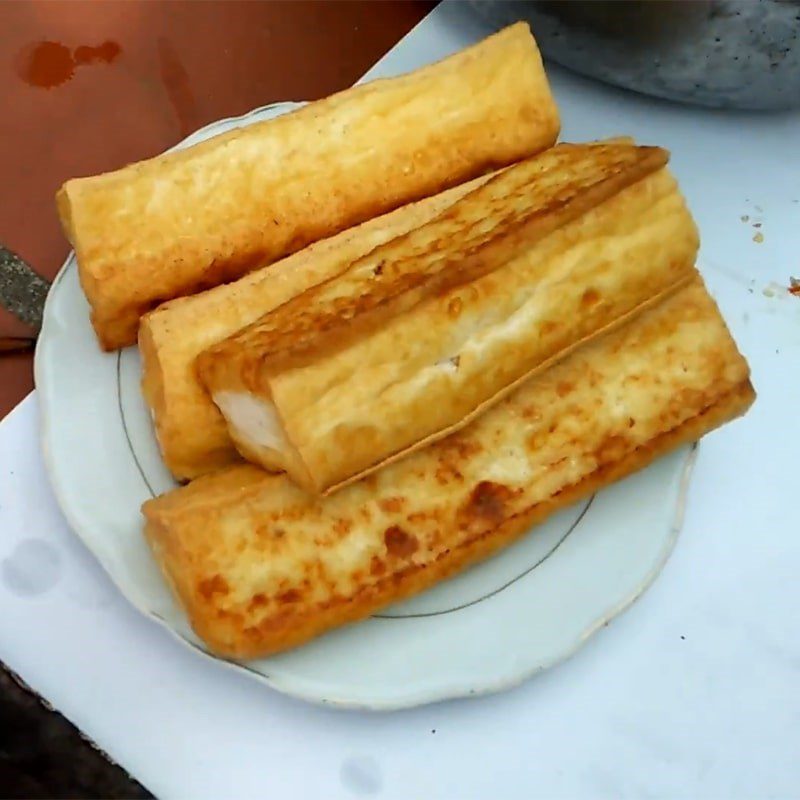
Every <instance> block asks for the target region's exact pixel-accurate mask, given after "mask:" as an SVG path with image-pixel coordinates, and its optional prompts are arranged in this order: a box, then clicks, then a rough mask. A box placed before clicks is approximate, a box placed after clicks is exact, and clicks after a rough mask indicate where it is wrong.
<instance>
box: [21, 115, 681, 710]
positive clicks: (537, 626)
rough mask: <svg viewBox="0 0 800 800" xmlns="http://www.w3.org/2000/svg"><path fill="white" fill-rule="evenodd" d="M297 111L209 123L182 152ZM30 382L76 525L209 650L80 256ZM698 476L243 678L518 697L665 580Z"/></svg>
mask: <svg viewBox="0 0 800 800" xmlns="http://www.w3.org/2000/svg"><path fill="white" fill-rule="evenodd" d="M295 106H296V104H290V103H285V104H279V105H274V106H269V107H266V108H261V109H257V110H256V111H253V112H251V113H250V114H247V115H246V116H244V117H240V118H236V119H228V120H222V121H220V122H217V123H213V124H212V125H209V126H207V127H206V128H203V129H202V130H201V131H198V132H197V133H195V134H193V135H192V136H190V137H189V138H188V139H187V140H185V141H184V142H183V143H182V144H181V145H180V146H185V145H187V144H193V143H195V142H197V141H200V140H201V139H204V138H207V137H209V136H211V135H214V134H217V133H221V132H223V131H225V130H228V129H230V128H233V127H236V126H239V125H245V124H248V123H251V122H255V121H257V120H261V119H265V118H268V117H271V116H276V115H278V114H280V113H284V112H285V111H287V110H289V109H291V108H294V107H295ZM35 369H36V385H37V387H38V390H39V404H40V408H41V413H42V424H43V439H44V453H45V461H46V464H47V467H48V470H49V472H50V476H51V480H52V483H53V487H54V489H55V493H56V496H57V497H58V500H59V503H60V505H61V508H62V510H63V511H64V514H65V515H66V517H67V519H68V520H69V523H70V525H71V526H72V528H73V529H74V530H75V532H76V533H77V534H78V536H80V538H81V539H82V540H83V542H84V543H85V544H86V546H87V547H88V548H89V549H90V550H91V551H92V552H93V553H94V555H95V556H96V557H97V559H98V561H99V562H100V564H101V565H102V566H103V567H104V568H105V570H106V571H107V572H108V574H109V575H110V576H111V578H112V580H113V581H114V582H115V583H116V585H117V586H118V587H119V589H120V591H121V592H122V593H123V594H124V595H125V596H126V597H127V598H128V599H129V600H130V601H131V602H132V603H133V604H134V605H135V606H136V607H137V608H138V609H140V610H141V611H142V612H143V613H145V614H147V615H148V616H150V617H151V618H153V619H156V620H158V621H159V622H160V623H162V624H163V625H165V626H166V627H167V628H168V629H169V630H171V631H172V632H173V633H175V634H176V635H177V636H178V637H179V638H180V639H181V640H182V641H184V642H186V643H188V644H190V645H192V646H193V647H195V648H197V649H198V650H199V651H202V652H205V650H204V647H203V644H202V643H201V642H200V640H199V639H198V638H197V637H196V636H195V635H194V633H193V632H192V631H191V629H190V628H189V626H188V624H187V622H186V619H185V617H184V615H183V614H182V612H181V611H180V609H179V608H178V607H177V606H176V604H175V603H174V601H173V599H172V597H171V596H170V594H169V592H168V591H167V588H166V586H165V584H164V582H163V581H162V579H161V575H160V573H159V571H158V568H157V567H156V565H155V563H154V561H153V560H152V558H151V556H150V552H149V550H148V548H147V546H146V544H145V541H144V538H143V537H142V533H141V519H140V516H139V507H140V505H141V504H142V502H143V501H144V500H146V499H148V498H149V497H152V496H154V495H156V494H160V493H162V492H164V491H166V490H168V489H171V488H172V487H173V486H174V485H175V484H174V482H173V481H172V479H171V477H170V476H169V474H168V472H167V470H166V469H165V467H164V465H163V464H162V462H161V459H160V457H159V454H158V448H157V446H156V442H155V438H154V435H153V430H152V426H151V423H150V417H149V414H148V412H147V409H146V407H145V405H144V401H143V400H142V396H141V393H140V391H139V378H140V363H139V354H138V351H137V350H136V348H128V349H126V350H123V351H121V352H118V353H112V354H106V353H102V352H101V351H100V350H99V349H98V347H97V344H96V342H95V338H94V334H93V332H92V329H91V326H90V324H89V309H88V305H87V303H86V300H85V298H84V296H83V294H82V292H81V290H80V286H79V283H78V272H77V267H76V264H75V259H74V257H73V256H70V257H69V258H68V259H67V261H66V263H65V264H64V266H63V268H62V269H61V272H60V273H59V275H58V277H57V278H56V280H55V282H54V284H53V288H52V290H51V291H50V294H49V296H48V299H47V305H46V307H45V314H44V325H43V328H42V331H41V336H40V338H39V345H38V348H37V351H36V365H35ZM691 462H692V450H691V448H682V449H681V450H679V451H677V452H675V453H673V454H671V455H670V456H668V457H666V458H663V459H661V460H660V461H658V462H657V463H656V464H654V465H652V466H651V467H650V468H648V469H646V470H644V471H643V472H640V473H638V474H637V475H634V476H633V477H631V478H629V479H627V480H626V481H624V482H622V483H620V484H617V485H616V486H613V487H611V488H610V489H607V490H605V491H603V492H601V493H599V494H597V495H595V496H594V497H593V498H591V499H590V500H587V501H584V502H583V503H581V504H579V505H576V506H574V507H572V508H569V509H566V510H564V511H562V512H561V513H559V514H557V515H556V516H554V517H553V518H551V519H550V520H549V521H548V522H547V523H546V524H544V525H540V526H538V527H536V528H535V529H534V530H532V531H531V533H530V534H529V535H528V536H527V537H525V538H524V539H523V540H522V541H520V542H519V543H518V544H516V545H514V546H512V547H510V548H509V549H507V550H505V551H504V552H502V553H501V554H499V555H498V556H496V557H494V558H492V559H491V560H489V561H488V562H485V563H484V564H481V565H479V566H477V567H474V568H472V569H471V570H469V571H467V572H466V573H464V574H462V575H460V576H458V577H456V578H454V579H452V580H450V581H447V582H446V583H443V584H441V585H440V586H438V587H436V588H435V589H433V590H431V591H428V592H426V593H424V594H423V595H420V596H419V597H416V598H414V599H412V600H411V601H409V602H406V603H403V604H401V605H398V606H394V607H392V608H390V609H388V610H387V611H386V612H385V613H383V614H381V615H379V616H376V617H374V618H372V619H370V620H368V621H366V622H363V623H361V624H359V625H354V626H351V627H349V628H346V629H343V630H340V631H336V632H334V633H331V634H328V635H327V636H324V637H322V638H321V639H318V640H317V641H315V642H312V643H311V644H309V645H306V646H305V647H302V648H299V649H298V650H295V651H293V652H289V653H286V654H283V655H280V656H276V657H273V658H269V659H262V660H259V661H251V662H248V663H246V664H233V666H234V667H235V668H237V669H241V670H243V671H245V672H246V673H247V674H249V675H252V676H254V677H256V678H258V679H260V680H262V681H264V682H265V683H267V684H268V685H269V686H272V687H273V688H275V689H277V690H279V691H281V692H285V693H287V694H290V695H294V696H296V697H301V698H304V699H306V700H311V701H314V702H320V703H330V704H333V705H338V706H346V707H357V708H371V709H390V708H401V707H406V706H413V705H418V704H422V703H427V702H432V701H435V700H443V699H446V698H452V697H461V696H465V695H473V694H481V693H485V692H491V691H497V690H499V689H503V688H506V687H509V686H512V685H514V684H516V683H519V682H520V681H522V680H523V679H525V678H527V677H528V676H530V675H532V674H534V673H535V672H537V671H539V670H542V669H545V668H546V667H549V666H551V665H553V664H555V663H557V662H558V661H560V660H562V659H564V658H566V657H567V656H568V655H570V654H571V653H573V652H574V651H575V650H576V649H577V648H578V647H579V646H580V645H581V644H582V643H583V642H584V641H585V640H586V639H587V638H588V636H589V635H590V634H591V633H593V632H594V631H596V630H597V629H598V628H600V627H601V626H602V625H603V624H604V623H605V622H607V621H608V620H609V619H611V618H612V617H614V616H615V615H616V614H618V613H619V612H620V611H622V610H623V609H624V608H625V607H626V606H628V605H629V604H630V603H631V602H632V601H633V600H634V599H635V598H636V597H637V596H638V595H639V594H640V593H641V592H642V591H643V590H644V589H645V588H646V587H647V586H648V585H649V584H650V582H651V581H652V580H653V579H654V578H655V576H656V575H657V574H658V572H659V570H660V569H661V567H662V566H663V564H664V562H665V561H666V559H667V556H668V555H669V552H670V550H671V548H672V545H673V543H674V540H675V537H676V535H677V531H678V528H679V522H680V517H681V509H682V503H683V496H684V492H685V488H686V482H687V479H688V473H689V468H690V465H691ZM222 663H228V664H230V663H231V662H222Z"/></svg>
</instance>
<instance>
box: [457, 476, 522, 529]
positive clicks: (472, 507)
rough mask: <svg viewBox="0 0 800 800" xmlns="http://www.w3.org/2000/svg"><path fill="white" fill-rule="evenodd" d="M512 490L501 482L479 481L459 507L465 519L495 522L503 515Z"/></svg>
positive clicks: (502, 517) (512, 494)
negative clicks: (464, 502)
mask: <svg viewBox="0 0 800 800" xmlns="http://www.w3.org/2000/svg"><path fill="white" fill-rule="evenodd" d="M513 496H514V491H513V490H512V489H511V488H509V487H508V486H506V485H504V484H502V483H495V482H494V481H481V482H480V483H479V484H478V485H477V486H476V487H475V488H474V489H473V490H472V493H471V494H470V496H469V499H468V500H467V502H466V504H465V505H464V506H463V507H462V509H461V516H462V517H464V518H465V519H466V520H470V519H475V518H478V519H481V520H486V521H488V522H491V523H493V524H497V523H499V522H502V520H503V519H504V517H505V509H506V504H507V503H508V501H509V500H511V498H512V497H513Z"/></svg>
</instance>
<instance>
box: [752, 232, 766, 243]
mask: <svg viewBox="0 0 800 800" xmlns="http://www.w3.org/2000/svg"><path fill="white" fill-rule="evenodd" d="M753 241H754V242H755V243H756V244H761V242H763V241H764V234H763V233H761V232H760V231H759V232H758V233H757V234H756V235H755V236H754V237H753Z"/></svg>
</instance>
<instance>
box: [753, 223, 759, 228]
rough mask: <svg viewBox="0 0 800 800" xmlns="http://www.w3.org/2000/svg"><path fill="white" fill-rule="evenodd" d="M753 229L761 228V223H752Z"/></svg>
mask: <svg viewBox="0 0 800 800" xmlns="http://www.w3.org/2000/svg"><path fill="white" fill-rule="evenodd" d="M753 227H754V228H760V227H761V223H760V222H754V223H753Z"/></svg>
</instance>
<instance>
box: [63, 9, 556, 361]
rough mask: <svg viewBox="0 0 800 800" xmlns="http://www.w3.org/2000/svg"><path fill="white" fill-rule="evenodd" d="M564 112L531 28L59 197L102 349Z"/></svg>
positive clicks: (86, 181)
mask: <svg viewBox="0 0 800 800" xmlns="http://www.w3.org/2000/svg"><path fill="white" fill-rule="evenodd" d="M558 130H559V121H558V112H557V110H556V106H555V103H554V101H553V98H552V96H551V94H550V88H549V86H548V83H547V78H546V76H545V73H544V69H543V67H542V62H541V58H540V56H539V51H538V49H537V47H536V43H535V42H534V40H533V37H532V36H531V34H530V30H529V29H528V26H527V25H526V24H523V23H518V24H516V25H513V26H511V27H509V28H507V29H505V30H503V31H501V32H499V33H497V34H495V35H493V36H490V37H489V38H488V39H486V40H484V41H483V42H480V43H478V44H476V45H475V46H473V47H470V48H467V49H466V50H464V51H462V52H460V53H456V54H455V55H453V56H451V57H449V58H447V59H445V60H443V61H441V62H439V63H437V64H432V65H430V66H427V67H424V68H423V69H420V70H417V71H415V72H412V73H409V74H407V75H403V76H400V77H397V78H392V79H388V80H377V81H373V82H371V83H366V84H363V85H360V86H356V87H353V88H352V89H348V90H347V91H344V92H341V93H339V94H335V95H333V96H331V97H328V98H326V99H324V100H319V101H317V102H314V103H311V104H309V105H307V106H305V107H304V108H301V109H299V110H297V111H294V112H292V113H290V114H286V115H284V116H281V117H278V118H276V119H271V120H268V121H266V122H261V123H257V124H254V125H251V126H248V127H245V128H240V129H237V130H235V131H231V132H229V133H225V134H223V135H220V136H216V137H214V138H213V139H210V140H209V141H206V142H203V143H201V144H197V145H195V146H193V147H190V148H187V149H185V150H181V151H178V152H175V153H169V154H166V155H162V156H159V157H157V158H153V159H150V160H149V161H143V162H140V163H138V164H132V165H130V166H127V167H124V168H123V169H120V170H117V171H115V172H110V173H106V174H103V175H97V176H93V177H88V178H77V179H73V180H70V181H67V182H66V183H65V184H64V185H63V186H62V187H61V189H60V191H59V192H58V195H57V204H58V212H59V216H60V218H61V222H62V226H63V228H64V231H65V233H66V235H67V237H68V238H69V240H70V242H71V243H72V245H73V247H74V248H75V254H76V256H77V260H78V269H79V273H80V279H81V285H82V287H83V290H84V292H85V294H86V297H87V299H88V301H89V305H90V306H91V315H92V324H93V325H94V328H95V331H96V333H97V336H98V339H99V341H100V344H101V346H102V347H103V348H104V349H106V350H112V349H115V348H118V347H124V346H126V345H130V344H133V343H134V342H135V341H136V332H137V328H138V324H139V318H140V317H141V316H142V314H144V313H145V312H147V311H149V310H151V309H152V308H154V307H155V306H157V305H158V304H159V303H161V302H163V301H165V300H169V299H171V298H175V297H181V296H185V295H189V294H194V293H195V292H198V291H201V290H203V289H208V288H210V287H212V286H216V285H218V284H221V283H226V282H230V281H232V280H235V279H236V278H239V277H241V276H242V275H244V274H246V273H248V272H250V271H252V270H253V269H256V268H258V267H263V266H266V265H268V264H270V263H272V262H274V261H276V260H278V259H280V258H282V257H284V256H286V255H288V254H290V253H293V252H296V251H297V250H300V249H301V248H303V247H304V246H306V245H307V244H310V243H311V242H314V241H317V240H319V239H323V238H326V237H328V236H332V235H333V234H335V233H337V232H338V231H341V230H344V229H345V228H348V227H351V226H352V225H356V224H358V223H360V222H363V221H364V220H367V219H370V218H372V217H375V216H378V215H380V214H384V213H386V212H387V211H390V210H392V209H393V208H397V207H399V206H401V205H404V204H406V203H409V202H412V201H414V200H418V199H421V198H423V197H427V196H430V195H432V194H436V193H438V192H440V191H443V190H444V189H446V188H448V187H450V186H454V185H457V184H459V183H462V182H463V181H466V180H469V179H471V178H474V177H476V176H478V175H481V174H483V173H485V172H489V171H491V170H493V169H496V168H498V167H502V166H504V165H507V164H511V163H513V162H515V161H517V160H519V159H521V158H525V157H527V156H529V155H531V154H533V153H536V152H538V151H540V150H542V149H544V148H546V147H549V146H550V145H552V144H553V142H554V141H555V140H556V137H557V135H558Z"/></svg>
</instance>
